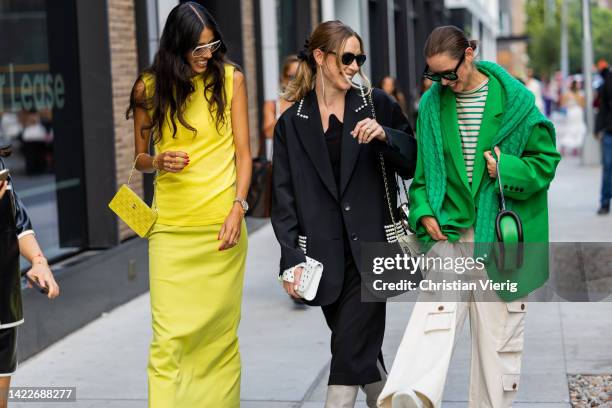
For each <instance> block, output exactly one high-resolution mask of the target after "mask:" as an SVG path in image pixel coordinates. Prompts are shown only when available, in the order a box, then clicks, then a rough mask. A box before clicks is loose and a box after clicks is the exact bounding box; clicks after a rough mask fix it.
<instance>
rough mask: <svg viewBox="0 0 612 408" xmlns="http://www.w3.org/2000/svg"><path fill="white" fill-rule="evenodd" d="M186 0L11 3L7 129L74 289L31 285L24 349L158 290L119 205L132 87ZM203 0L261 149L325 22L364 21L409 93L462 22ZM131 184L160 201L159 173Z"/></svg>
mask: <svg viewBox="0 0 612 408" xmlns="http://www.w3.org/2000/svg"><path fill="white" fill-rule="evenodd" d="M180 1H183V0H104V1H94V2H91V1H85V0H0V38H3V39H5V38H11V41H0V90H1V92H0V138H1V139H3V140H8V141H10V142H11V143H12V144H13V151H14V153H13V155H12V156H11V157H10V158H9V160H8V165H9V167H10V170H11V174H12V175H13V177H14V180H15V185H16V189H17V191H18V192H19V193H20V195H21V198H22V199H23V201H24V202H25V204H26V206H27V207H28V208H29V212H30V214H31V217H32V220H33V223H34V227H35V229H36V231H37V234H38V240H39V241H40V243H41V246H42V248H43V250H44V252H45V254H46V255H47V257H48V258H49V259H50V261H51V263H52V268H53V270H54V272H55V273H56V277H57V280H58V282H59V283H60V285H61V287H62V293H63V295H62V296H61V297H60V298H59V299H57V300H56V301H54V302H52V303H49V302H48V301H47V299H46V298H44V297H43V296H40V294H39V293H38V292H36V291H34V290H31V289H26V288H24V302H25V313H26V316H25V317H26V323H25V324H24V325H23V327H22V328H21V329H20V330H21V334H20V339H21V340H20V341H21V346H20V353H21V357H22V358H25V357H27V356H30V355H32V354H34V353H36V352H38V351H40V350H41V349H42V348H44V347H46V346H48V345H49V344H51V343H53V342H54V341H56V340H58V339H60V338H61V337H63V336H65V335H67V334H68V333H70V332H71V331H74V330H76V329H78V328H79V327H81V326H82V325H84V324H86V323H87V322H89V321H91V320H92V319H94V318H96V317H98V316H99V315H100V314H101V313H102V312H104V311H107V310H109V309H111V308H113V307H115V306H117V305H120V304H121V303H124V302H125V301H127V300H129V299H131V298H133V297H134V296H136V295H138V294H141V293H143V292H145V291H147V290H148V255H147V245H146V241H144V240H139V239H134V234H133V233H132V232H131V231H130V230H129V229H128V228H127V226H125V225H123V224H122V223H121V222H120V221H119V220H118V219H117V217H116V216H115V215H114V214H113V213H112V212H111V211H110V210H109V209H108V202H109V201H110V200H111V198H112V197H113V195H114V194H115V192H116V190H117V188H118V187H119V186H120V185H121V184H123V183H126V182H127V179H128V176H129V173H130V170H131V168H132V163H133V152H134V134H133V124H132V122H131V120H126V118H125V112H126V109H127V107H128V103H129V96H130V92H131V89H132V85H133V84H134V81H135V80H136V78H137V77H138V74H139V72H141V71H142V70H143V69H144V68H146V67H147V66H149V65H150V64H151V62H152V60H153V57H154V55H155V52H156V51H157V48H158V44H159V38H160V35H161V32H162V29H163V26H164V24H165V20H166V18H167V16H168V13H169V12H170V10H171V9H172V8H173V7H175V6H176V5H177V4H179V2H180ZM196 1H198V2H200V3H201V4H203V5H204V6H206V7H207V8H208V9H209V10H210V11H211V12H212V14H213V15H214V16H215V18H216V19H217V21H218V23H219V25H220V27H221V30H222V31H223V34H224V37H225V40H226V42H227V45H228V49H229V53H228V57H229V59H231V60H232V61H234V62H236V63H237V64H238V65H239V66H240V67H241V68H242V70H243V71H244V74H245V76H246V78H247V86H248V97H249V129H250V137H251V147H252V150H253V154H254V155H255V154H257V152H258V150H259V141H260V135H261V131H260V129H261V116H262V112H261V110H262V109H261V108H262V106H263V104H264V101H266V100H274V99H276V98H277V97H278V92H279V89H278V83H279V68H280V64H281V62H282V60H283V59H284V58H285V56H287V55H288V54H296V53H297V52H299V50H300V49H302V47H303V45H304V41H305V39H306V38H307V37H308V36H309V34H310V33H311V32H312V29H313V27H315V26H316V24H318V23H319V22H320V21H324V20H329V19H340V20H342V21H344V22H345V23H347V24H349V25H350V26H352V27H353V28H354V29H355V30H356V31H357V32H359V33H360V35H361V36H362V38H363V40H364V42H365V48H366V49H365V52H366V54H367V55H368V61H367V64H366V66H365V68H364V69H365V70H366V73H367V74H368V76H369V77H370V78H371V79H372V82H373V83H378V82H379V81H380V79H381V78H382V77H383V76H385V75H392V76H394V77H396V78H397V79H398V81H399V86H400V88H401V90H402V91H403V92H404V94H405V95H406V96H407V97H408V98H410V97H411V96H413V95H417V93H418V92H417V89H418V88H419V86H420V83H421V74H422V71H423V69H424V65H425V62H424V59H423V57H422V49H423V45H424V42H425V39H426V37H427V35H428V34H429V32H430V31H431V30H432V29H433V28H434V27H435V26H437V25H441V24H445V23H448V21H449V18H450V14H449V12H448V11H447V9H446V8H445V6H444V2H443V1H442V0H248V1H247V0H242V1H241V0H223V1H220V0H196ZM131 187H132V188H133V189H134V190H135V191H136V192H138V193H139V194H142V195H144V196H145V197H146V199H147V200H150V199H151V197H152V179H151V177H150V176H147V175H145V176H144V177H143V176H142V175H141V174H139V173H138V174H136V176H135V177H134V178H133V180H132V183H131ZM23 266H24V268H25V267H26V265H25V264H24V265H23ZM50 322H53V324H50Z"/></svg>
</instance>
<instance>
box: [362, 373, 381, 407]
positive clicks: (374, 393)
mask: <svg viewBox="0 0 612 408" xmlns="http://www.w3.org/2000/svg"><path fill="white" fill-rule="evenodd" d="M377 366H378V371H380V381H376V382H374V383H370V384H366V385H362V386H361V389H362V390H363V392H364V393H365V395H366V405H367V406H368V408H376V400H377V399H378V396H379V395H380V393H381V392H382V390H383V388H384V387H385V384H386V383H387V373H386V371H385V369H384V368H383V366H382V364H380V361H378V362H377Z"/></svg>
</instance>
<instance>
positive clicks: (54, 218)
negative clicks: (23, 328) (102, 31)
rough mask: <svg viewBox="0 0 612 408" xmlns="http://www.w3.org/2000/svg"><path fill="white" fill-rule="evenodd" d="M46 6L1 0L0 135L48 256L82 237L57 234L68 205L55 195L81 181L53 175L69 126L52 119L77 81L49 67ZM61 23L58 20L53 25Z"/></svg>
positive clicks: (32, 0) (33, 0)
mask: <svg viewBox="0 0 612 408" xmlns="http://www.w3.org/2000/svg"><path fill="white" fill-rule="evenodd" d="M48 1H52V0H48ZM47 6H48V5H47V1H45V0H0V139H2V141H4V142H7V141H8V142H10V143H11V144H12V155H11V156H10V157H8V158H6V160H5V162H6V164H7V167H8V168H9V169H10V172H11V175H12V177H13V180H14V185H15V190H16V191H17V193H18V194H19V196H20V197H21V199H22V201H23V202H24V204H25V205H26V207H27V208H28V212H29V214H30V217H31V218H32V223H33V225H34V230H35V231H36V234H37V239H38V241H39V243H40V244H41V246H42V248H43V251H44V252H45V255H47V257H49V258H57V257H59V256H62V255H66V254H67V253H68V252H73V251H75V250H77V249H79V248H78V246H79V245H80V244H78V243H77V244H76V246H75V242H79V241H81V240H79V239H77V240H74V239H73V240H72V241H71V242H68V241H69V240H60V235H61V234H60V231H61V229H62V219H61V217H60V216H59V215H58V214H60V213H62V214H65V213H66V210H65V209H62V211H60V209H59V208H58V197H59V196H60V195H61V194H62V191H64V190H69V189H71V188H75V186H80V184H81V176H80V175H78V174H72V175H70V177H65V175H63V176H62V178H61V180H60V179H58V178H57V177H56V173H57V171H56V170H57V167H58V165H59V163H58V161H57V160H56V158H57V152H56V146H57V141H58V140H59V139H62V138H65V137H66V136H67V135H66V131H64V130H62V129H68V128H69V127H66V126H56V123H55V121H54V119H56V118H57V117H58V114H59V115H62V114H63V112H62V110H64V109H65V108H66V105H67V90H68V89H69V88H70V87H77V86H78V83H77V79H76V78H75V75H72V77H67V76H66V75H65V74H64V73H63V72H62V71H57V70H56V71H54V70H52V69H51V66H52V65H53V64H52V63H51V61H50V59H49V43H48V35H49V34H48V33H49V32H50V30H49V28H50V27H49V26H48V21H47ZM61 29H62V28H61V26H59V25H58V24H56V25H55V27H54V28H53V30H61ZM54 38H57V35H55V36H54ZM69 40H70V38H69V37H65V41H69ZM74 41H77V39H76V38H75V39H74ZM59 65H62V64H59ZM72 137H73V136H71V137H70V138H72ZM75 154H78V152H75ZM80 188H82V187H80ZM64 218H69V217H67V216H64ZM66 221H67V222H69V223H72V222H74V220H71V221H69V220H66ZM61 241H64V242H63V243H64V244H62V242H61Z"/></svg>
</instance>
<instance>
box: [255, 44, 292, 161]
mask: <svg viewBox="0 0 612 408" xmlns="http://www.w3.org/2000/svg"><path fill="white" fill-rule="evenodd" d="M298 64H299V60H298V57H297V55H289V56H287V57H286V58H285V61H284V62H283V66H282V68H281V77H280V83H279V88H280V89H279V90H280V92H279V93H280V94H283V93H284V92H285V88H286V87H287V84H288V83H289V82H290V81H292V80H293V78H295V73H296V71H297V68H298ZM292 104H293V102H289V101H288V100H286V99H283V98H282V97H281V96H280V95H279V96H278V97H277V98H276V100H274V101H266V102H265V103H264V107H263V133H264V138H265V152H266V159H268V161H272V142H273V139H274V126H275V125H276V121H277V120H278V118H279V117H280V115H282V114H283V112H284V111H286V110H287V109H288V108H289V107H290V106H291V105H292Z"/></svg>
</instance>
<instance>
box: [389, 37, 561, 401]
mask: <svg viewBox="0 0 612 408" xmlns="http://www.w3.org/2000/svg"><path fill="white" fill-rule="evenodd" d="M477 46H478V45H477V43H476V42H475V41H469V40H468V38H467V37H466V35H465V33H464V32H463V31H461V30H460V29H459V28H457V27H454V26H444V27H438V28H436V29H435V30H434V31H433V32H432V33H431V34H430V35H429V38H428V39H427V41H426V43H425V58H426V60H427V65H426V67H425V72H424V75H425V76H426V77H427V78H429V79H431V80H432V81H434V84H433V85H432V87H431V88H430V90H429V91H428V92H427V93H425V95H424V96H423V99H422V100H421V104H420V108H419V117H418V122H417V127H416V129H417V141H418V160H417V167H416V172H415V175H414V179H413V181H412V184H411V186H410V191H409V193H410V204H411V205H410V225H411V227H412V229H413V230H414V231H416V234H417V237H418V238H419V239H420V240H422V241H423V242H426V243H428V244H430V245H433V247H432V248H431V251H432V252H431V253H435V254H439V257H440V258H441V259H449V258H451V259H452V258H455V259H457V260H458V261H465V260H466V259H467V258H468V257H472V256H473V252H474V246H473V245H470V243H474V242H479V243H493V242H495V220H496V216H497V214H498V212H499V205H498V188H499V187H498V185H497V183H496V177H497V165H498V164H499V170H500V172H501V173H502V174H503V180H504V185H503V186H502V188H503V191H504V194H505V196H506V200H507V201H508V202H509V205H511V207H510V208H512V209H513V210H514V211H515V212H516V213H518V215H519V216H520V219H521V220H523V224H522V225H523V232H524V237H525V241H526V242H547V241H548V209H547V190H548V186H549V185H550V182H551V181H552V179H553V176H554V174H555V169H556V166H557V163H558V162H559V159H560V156H559V153H557V151H556V149H555V131H554V128H553V126H552V123H550V121H548V120H547V119H546V117H545V116H544V115H543V114H542V113H541V112H540V111H539V110H538V108H537V107H536V103H535V101H534V96H533V95H532V94H531V93H530V92H529V91H528V90H527V89H526V88H525V87H524V86H523V85H522V84H521V83H520V82H519V81H517V80H516V79H515V78H513V77H512V76H511V75H510V74H509V73H507V72H506V71H505V70H504V69H503V68H502V67H500V66H499V65H497V64H494V63H492V62H486V61H480V62H476V61H475V60H474V55H475V51H476V49H477ZM493 146H495V149H493ZM477 203H478V206H477V205H476V204H477ZM466 248H468V249H467V250H466ZM469 248H472V251H471V252H470V251H469ZM546 253H548V251H546ZM529 262H530V263H537V265H535V268H534V269H535V270H536V273H537V275H534V276H532V275H531V273H532V272H533V270H532V269H530V270H529V271H527V272H529V273H530V274H529V275H528V276H524V275H523V276H522V275H519V276H518V279H517V286H518V288H519V289H518V291H517V293H513V294H512V297H513V300H512V301H508V302H501V301H497V302H496V301H478V299H479V298H478V297H476V296H477V295H478V293H476V292H475V291H472V292H470V293H469V298H468V299H467V301H460V302H456V301H444V302H435V301H432V300H428V299H430V297H429V296H432V295H428V294H427V293H425V292H422V293H421V294H420V295H419V301H417V302H416V303H415V306H414V309H413V311H412V315H411V317H410V321H409V323H408V326H407V327H406V331H405V333H404V337H403V339H402V342H401V344H400V347H399V349H398V352H397V355H396V357H395V360H394V363H393V368H392V369H391V372H390V373H389V378H388V380H387V385H386V386H385V389H384V390H383V392H382V394H381V396H380V398H379V404H380V406H381V407H393V408H422V407H428V408H431V407H434V408H439V407H440V406H441V403H442V395H443V391H444V384H445V382H446V377H447V373H448V367H449V364H450V360H451V357H452V352H453V349H454V345H455V342H456V339H457V337H458V334H460V333H461V329H462V326H463V322H464V320H465V318H466V316H467V315H468V314H469V316H470V327H471V335H472V364H471V373H470V392H469V402H468V406H469V407H496V408H504V407H508V408H509V407H510V406H511V405H512V400H513V399H514V397H515V395H516V391H517V390H518V378H519V373H520V370H521V355H522V350H523V346H522V345H523V331H524V316H525V311H526V304H525V303H524V301H522V299H521V298H520V297H523V296H525V295H526V294H527V293H529V291H530V290H534V289H536V288H537V287H531V286H529V284H525V282H526V281H527V282H530V283H531V282H535V284H536V285H541V284H543V283H544V282H545V280H546V279H547V277H548V258H546V259H545V260H537V261H536V262H534V261H533V260H531V259H530V260H529ZM538 262H540V263H538ZM493 264H494V263H488V264H487V266H486V267H487V269H488V272H491V270H492V268H494V265H493ZM456 265H459V263H456ZM443 272H444V270H443V269H442V270H440V269H432V270H429V271H428V273H427V275H426V276H425V279H426V280H436V279H438V276H439V275H441V274H442V273H443ZM450 273H452V274H453V275H455V274H456V273H461V272H460V271H454V270H453V271H451V272H450ZM436 275H438V276H436ZM498 293H499V292H498ZM443 296H447V297H446V299H448V296H449V295H443ZM504 296H505V298H507V297H510V296H508V294H504ZM433 297H434V298H435V293H434V294H433ZM517 297H518V298H517Z"/></svg>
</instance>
